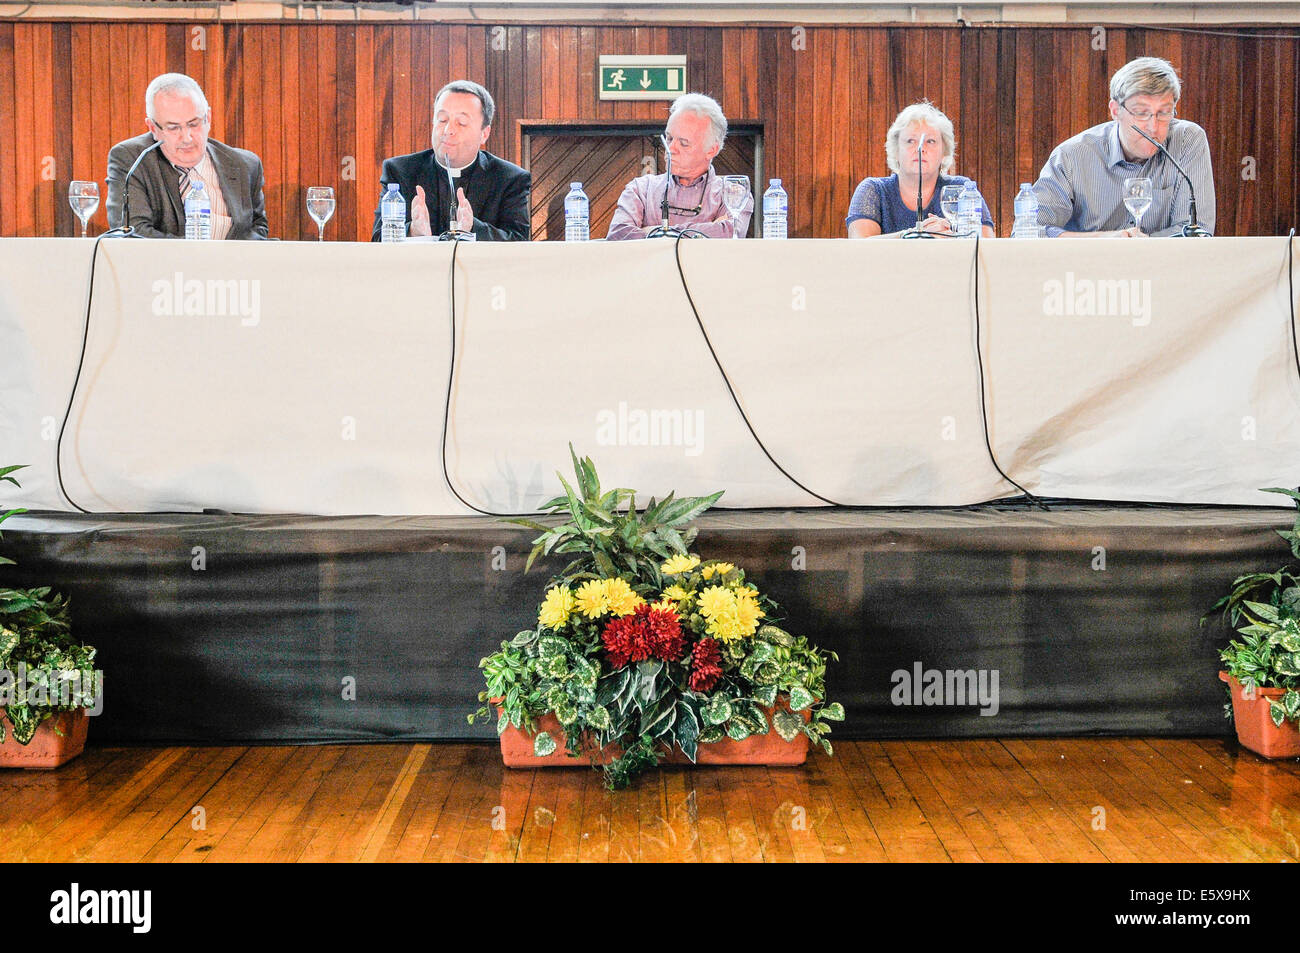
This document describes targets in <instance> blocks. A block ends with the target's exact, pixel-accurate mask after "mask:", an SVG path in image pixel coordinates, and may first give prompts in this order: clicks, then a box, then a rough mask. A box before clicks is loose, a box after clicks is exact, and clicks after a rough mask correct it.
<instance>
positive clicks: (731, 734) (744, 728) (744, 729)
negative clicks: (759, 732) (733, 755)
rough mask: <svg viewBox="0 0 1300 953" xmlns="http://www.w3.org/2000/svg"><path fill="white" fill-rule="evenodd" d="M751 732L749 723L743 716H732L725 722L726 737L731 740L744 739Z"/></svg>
mask: <svg viewBox="0 0 1300 953" xmlns="http://www.w3.org/2000/svg"><path fill="white" fill-rule="evenodd" d="M752 734H753V732H752V731H750V730H749V723H748V721H746V719H744V718H733V719H731V721H729V722H727V737H728V738H730V739H732V740H733V741H744V740H745V739H746V738H748V737H749V736H750V735H752Z"/></svg>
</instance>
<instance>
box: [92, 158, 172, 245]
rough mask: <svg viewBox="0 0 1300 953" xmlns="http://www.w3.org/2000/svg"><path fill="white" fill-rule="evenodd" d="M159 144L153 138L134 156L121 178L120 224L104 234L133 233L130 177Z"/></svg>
mask: <svg viewBox="0 0 1300 953" xmlns="http://www.w3.org/2000/svg"><path fill="white" fill-rule="evenodd" d="M161 145H162V140H161V139H155V140H154V144H153V145H151V146H150V147H149V148H148V149H145V150H144V151H143V152H141V153H140V154H139V155H138V156H136V157H135V161H134V162H133V163H131V168H129V169H128V170H127V172H126V175H125V177H123V179H122V224H121V225H119V226H118V227H117V228H113V229H109V230H108V231H107V232H105V233H104V234H105V235H112V236H113V237H115V238H126V237H128V236H131V235H134V233H135V229H134V228H132V226H131V178H132V176H134V175H135V170H136V169H138V168H140V163H141V162H143V161H144V157H145V156H147V155H148V154H149V153H151V152H153V151H154V150H155V149H157V148H158V147H159V146H161Z"/></svg>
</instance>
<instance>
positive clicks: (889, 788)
mask: <svg viewBox="0 0 1300 953" xmlns="http://www.w3.org/2000/svg"><path fill="white" fill-rule="evenodd" d="M1298 838H1300V762H1277V763H1269V762H1265V761H1263V760H1261V759H1259V758H1257V757H1255V756H1254V755H1252V754H1250V753H1248V752H1245V751H1242V750H1240V749H1238V748H1237V747H1236V745H1235V743H1230V742H1224V741H1221V740H1218V739H1211V740H1185V739H1179V740H1168V739H1156V738H1146V739H1144V738H1115V739H1034V740H1023V739H1021V740H1002V741H999V740H974V741H896V742H842V743H839V744H837V746H836V756H835V757H834V758H826V757H824V756H822V755H820V754H818V755H814V756H812V757H810V759H809V762H808V764H807V766H805V767H804V768H785V769H764V768H713V769H703V768H697V769H689V770H688V769H682V768H671V769H667V770H664V771H662V772H661V773H659V774H657V775H650V776H647V777H645V778H643V779H642V780H641V782H640V783H639V785H638V786H636V787H634V788H632V789H631V790H628V791H624V792H618V793H611V792H608V791H606V790H604V788H603V787H602V786H601V784H600V779H599V776H598V775H597V774H596V773H595V772H593V771H591V770H586V769H581V768H577V769H569V770H551V771H507V770H505V769H504V768H503V767H502V766H501V762H500V756H499V753H498V751H497V749H496V747H495V746H493V745H487V744H438V745H427V744H416V745H411V744H391V745H337V746H320V747H285V748H243V747H233V748H90V749H88V750H87V752H86V753H85V754H84V755H83V756H82V757H81V758H80V759H78V760H77V761H75V762H73V763H71V764H68V765H65V766H64V767H63V768H61V769H60V770H58V771H56V772H31V771H12V770H5V771H0V861H19V860H31V861H69V860H77V861H81V860H86V861H100V860H103V861H161V862H182V861H185V862H188V861H208V862H213V861H243V860H270V861H419V860H425V861H445V860H452V861H482V860H492V861H546V860H553V861H554V860H557V861H573V860H581V861H605V860H614V861H623V860H644V861H663V860H674V861H675V860H686V861H792V860H794V861H821V860H858V861H940V862H947V861H1098V862H1110V861H1266V862H1269V861H1272V862H1275V861H1282V860H1287V861H1296V860H1300V842H1298Z"/></svg>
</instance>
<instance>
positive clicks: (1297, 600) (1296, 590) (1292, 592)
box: [1282, 586, 1300, 611]
mask: <svg viewBox="0 0 1300 953" xmlns="http://www.w3.org/2000/svg"><path fill="white" fill-rule="evenodd" d="M1282 605H1284V606H1286V607H1287V608H1288V609H1292V610H1295V611H1300V586H1292V587H1291V588H1290V589H1283V590H1282Z"/></svg>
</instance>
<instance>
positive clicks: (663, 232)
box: [646, 136, 682, 238]
mask: <svg viewBox="0 0 1300 953" xmlns="http://www.w3.org/2000/svg"><path fill="white" fill-rule="evenodd" d="M660 141H661V142H663V144H664V167H665V168H666V169H667V170H668V172H667V174H666V175H665V176H664V199H663V202H661V203H660V206H659V214H660V215H661V216H663V221H662V222H660V223H659V226H658V227H657V228H654V229H651V231H650V232H649V233H648V234H647V235H646V238H678V237H680V235H681V234H682V230H681V229H680V228H674V227H673V226H672V225H669V224H668V189H669V188H671V187H672V184H673V154H672V151H671V150H670V149H669V148H668V140H667V139H664V138H663V137H662V136H661V137H660Z"/></svg>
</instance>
